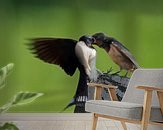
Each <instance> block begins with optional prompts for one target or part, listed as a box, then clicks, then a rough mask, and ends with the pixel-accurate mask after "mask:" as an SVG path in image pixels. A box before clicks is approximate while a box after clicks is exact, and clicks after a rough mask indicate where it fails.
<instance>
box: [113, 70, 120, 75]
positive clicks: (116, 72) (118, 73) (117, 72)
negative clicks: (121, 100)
mask: <svg viewBox="0 0 163 130" xmlns="http://www.w3.org/2000/svg"><path fill="white" fill-rule="evenodd" d="M120 72H121V70H119V71H117V72H115V73H112V75H117V74H119V73H120Z"/></svg>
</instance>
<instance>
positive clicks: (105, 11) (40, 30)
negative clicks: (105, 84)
mask: <svg viewBox="0 0 163 130" xmlns="http://www.w3.org/2000/svg"><path fill="white" fill-rule="evenodd" d="M95 32H105V33H106V34H108V35H110V36H113V37H115V38H117V39H118V40H119V41H121V42H122V43H123V44H124V45H125V46H126V47H127V48H129V50H130V51H131V52H132V53H133V55H134V56H135V57H136V59H137V61H138V63H139V64H140V65H141V66H142V67H147V68H161V67H162V66H163V58H162V56H163V1H162V0H155V1H154V2H153V1H152V0H146V1H145V0H144V1H142V0H135V1H134V0H123V1H120V0H119V1H118V0H112V1H111V0H99V1H98V0H65V1H64V0H62V1H61V0H60V1H58V0H0V67H2V66H4V65H6V64H7V63H10V62H13V63H15V68H14V70H13V73H12V74H11V75H10V76H9V78H8V84H7V86H6V87H5V88H3V89H2V90H1V91H0V105H2V104H4V103H5V102H6V101H7V100H9V99H10V98H11V97H12V96H13V95H14V94H15V93H17V92H18V91H25V90H28V91H34V92H43V93H45V95H44V96H42V97H40V98H39V99H37V101H35V102H34V103H31V104H28V105H25V106H21V107H17V108H14V109H12V110H11V111H12V112H59V111H60V110H62V108H64V106H65V105H66V104H67V103H68V102H69V101H70V100H71V98H72V97H73V95H74V92H75V89H76V85H77V82H78V71H76V73H75V75H74V76H73V77H70V76H67V75H66V74H65V73H64V71H63V70H62V69H61V68H59V67H58V66H55V65H49V64H46V63H43V62H42V61H40V60H38V59H36V58H34V57H33V55H32V54H30V51H29V50H28V49H27V47H26V46H25V43H27V42H28V41H27V39H28V38H34V37H45V36H48V37H67V38H73V39H78V38H79V37H80V36H81V35H84V34H88V35H91V34H94V33H95ZM96 48H97V47H96ZM97 51H98V53H97V54H98V55H97V68H99V69H100V70H101V71H106V70H108V69H109V68H110V67H113V68H114V71H117V70H118V67H117V66H116V65H115V64H114V63H113V62H112V61H111V60H110V58H108V56H107V54H106V53H105V52H104V50H102V49H99V48H97ZM72 110H73V108H71V109H68V110H67V112H72Z"/></svg>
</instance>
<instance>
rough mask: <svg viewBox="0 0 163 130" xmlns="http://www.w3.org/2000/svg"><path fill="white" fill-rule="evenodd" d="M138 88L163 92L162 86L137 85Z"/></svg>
mask: <svg viewBox="0 0 163 130" xmlns="http://www.w3.org/2000/svg"><path fill="white" fill-rule="evenodd" d="M136 88H137V89H143V90H145V91H159V92H163V89H162V88H159V87H149V86H137V87H136Z"/></svg>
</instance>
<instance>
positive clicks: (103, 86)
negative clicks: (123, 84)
mask: <svg viewBox="0 0 163 130" xmlns="http://www.w3.org/2000/svg"><path fill="white" fill-rule="evenodd" d="M87 85H88V86H90V87H101V88H107V89H109V88H110V89H116V88H117V87H116V86H113V85H106V84H99V83H87Z"/></svg>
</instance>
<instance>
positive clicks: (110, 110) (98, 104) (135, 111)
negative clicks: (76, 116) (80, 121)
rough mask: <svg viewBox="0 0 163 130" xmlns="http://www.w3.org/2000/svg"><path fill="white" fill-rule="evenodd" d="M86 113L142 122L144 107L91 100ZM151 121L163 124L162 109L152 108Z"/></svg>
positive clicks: (86, 107)
mask: <svg viewBox="0 0 163 130" xmlns="http://www.w3.org/2000/svg"><path fill="white" fill-rule="evenodd" d="M85 109H86V111H88V112H93V113H97V114H102V115H108V116H113V117H119V118H125V119H129V120H141V118H142V111H143V105H142V104H136V103H128V102H119V101H106V100H89V101H87V102H86V106H85ZM150 120H151V121H156V122H163V115H162V114H161V111H160V108H156V107H154V108H152V111H151V118H150Z"/></svg>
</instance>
